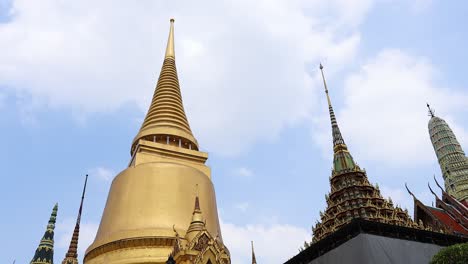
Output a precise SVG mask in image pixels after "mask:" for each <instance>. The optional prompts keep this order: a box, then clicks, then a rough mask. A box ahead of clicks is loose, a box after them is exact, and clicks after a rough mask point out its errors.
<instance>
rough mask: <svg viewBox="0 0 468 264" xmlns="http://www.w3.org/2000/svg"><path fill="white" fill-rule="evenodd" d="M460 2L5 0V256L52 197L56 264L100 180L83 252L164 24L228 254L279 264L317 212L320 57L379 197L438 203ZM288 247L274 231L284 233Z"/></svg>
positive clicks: (20, 246) (137, 113)
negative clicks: (434, 121)
mask: <svg viewBox="0 0 468 264" xmlns="http://www.w3.org/2000/svg"><path fill="white" fill-rule="evenodd" d="M466 5H467V4H466V3H464V2H461V1H456V2H455V1H449V2H447V1H438V0H432V1H431V0H417V1H409V0H408V1H406V0H346V1H345V0H333V1H318V0H317V1H301V0H297V1H283V0H271V1H257V2H255V3H251V1H247V0H246V1H197V3H196V4H195V3H192V2H191V1H171V3H163V2H158V1H139V2H138V3H130V2H121V3H119V4H118V5H117V4H115V2H114V1H107V0H105V1H100V2H99V3H95V2H92V1H87V0H86V1H79V2H76V1H75V2H73V3H72V2H69V3H65V2H62V1H57V0H44V1H41V3H38V2H37V1H25V0H17V1H9V0H0V111H1V115H0V129H1V130H2V131H3V134H2V135H3V136H2V137H0V144H1V145H3V146H5V147H4V151H3V152H0V158H1V160H2V161H3V166H2V167H3V173H2V174H3V176H2V180H3V184H2V185H1V186H2V187H1V188H2V192H1V194H2V199H0V209H1V211H2V212H4V213H3V214H2V216H3V217H2V218H1V220H0V224H1V226H3V227H5V228H4V229H5V232H4V235H5V237H6V238H7V239H3V240H1V241H0V248H2V251H1V252H0V262H1V263H12V262H13V260H14V259H16V261H17V263H27V262H28V261H30V258H31V257H32V256H33V254H34V250H35V248H36V247H37V244H38V242H39V240H40V238H41V236H42V234H43V232H44V230H45V227H46V223H47V220H48V217H49V215H50V212H51V209H52V207H53V205H54V203H55V202H58V203H59V212H58V224H57V228H56V251H55V254H56V256H55V260H56V261H61V260H62V258H63V256H64V254H65V250H66V248H67V247H68V241H69V239H70V237H71V232H72V229H73V225H74V220H75V217H76V212H77V210H78V206H79V198H80V194H81V188H82V184H83V181H84V175H85V174H86V173H88V174H89V175H90V179H89V185H88V191H87V197H86V201H85V207H84V215H83V218H82V236H81V242H80V245H79V247H80V253H81V255H80V257H82V256H83V254H82V252H83V251H84V250H85V249H86V247H87V246H88V245H89V244H90V243H91V242H92V240H93V239H94V232H95V231H96V228H97V226H98V225H99V221H100V217H101V214H102V210H103V207H104V204H105V200H106V197H107V192H108V190H109V186H110V183H111V180H112V178H113V177H114V176H115V175H116V174H117V173H118V172H120V171H121V170H123V169H124V168H125V167H126V165H127V164H128V161H129V158H130V157H129V148H130V144H131V140H132V139H133V137H134V136H135V135H136V133H137V131H138V129H139V127H140V124H141V121H142V119H143V117H144V114H145V111H146V109H147V107H148V104H149V102H150V100H151V96H152V94H153V89H154V85H155V83H156V80H157V76H158V74H159V70H160V67H161V64H162V59H163V54H164V48H165V45H166V40H167V33H168V26H169V22H168V21H169V18H171V17H175V18H176V23H175V34H176V35H175V36H176V61H177V66H178V73H179V79H180V82H181V89H182V94H183V99H184V105H185V110H186V112H187V115H188V118H189V122H190V125H191V127H192V130H193V132H194V134H195V136H196V137H197V139H198V141H199V142H200V145H201V148H202V150H203V151H207V152H208V153H209V155H210V156H209V160H208V164H209V166H211V168H212V173H213V181H214V184H215V189H216V194H217V204H218V210H219V213H220V217H221V222H222V232H223V237H224V240H225V242H226V244H227V246H228V247H229V248H230V251H231V254H232V259H233V263H239V264H242V263H249V262H248V261H249V254H250V244H249V243H250V240H254V241H255V248H256V253H257V259H258V260H259V262H263V263H283V261H284V260H285V259H287V258H288V257H291V256H293V255H294V254H296V253H297V248H298V247H299V246H300V245H301V244H302V242H303V241H304V239H309V240H310V239H311V226H312V225H313V224H314V223H315V221H316V220H317V219H318V215H319V210H324V209H325V198H324V196H325V194H326V193H328V192H329V189H330V188H329V184H328V177H329V176H330V169H331V158H332V147H331V132H330V125H329V124H330V122H329V117H328V113H327V107H326V100H325V97H324V94H323V87H322V84H321V80H320V78H319V75H318V73H319V71H318V64H319V62H320V61H321V62H323V63H324V65H325V74H326V76H327V81H328V84H329V89H330V94H331V96H332V101H333V104H334V107H335V111H336V113H337V118H338V122H339V124H340V127H341V129H342V132H343V134H344V138H345V141H346V142H347V144H348V146H349V148H350V151H351V153H352V154H353V156H354V158H355V160H356V161H357V162H358V163H359V164H360V166H361V167H364V168H366V170H367V173H368V177H369V179H370V181H371V182H373V183H378V184H379V186H380V189H381V190H382V192H383V194H384V195H385V196H386V197H388V196H391V197H392V199H393V201H394V202H396V203H398V204H401V205H403V206H405V207H407V208H408V209H409V211H410V214H412V201H411V199H410V197H409V195H407V194H406V191H405V190H404V183H405V182H407V183H408V185H409V186H410V187H411V189H412V190H413V192H414V193H415V194H416V195H417V196H418V197H420V198H421V199H422V200H424V201H425V202H426V203H429V204H430V203H431V201H432V197H431V196H430V195H429V191H428V189H427V186H426V185H427V182H428V181H431V179H432V175H433V174H436V176H437V177H438V178H439V179H440V178H441V176H440V170H439V168H438V164H437V160H436V157H435V154H434V153H433V150H432V146H431V144H430V140H429V137H428V133H427V121H428V116H427V109H426V108H425V103H426V102H430V103H432V105H433V107H434V108H435V110H436V114H437V115H439V116H441V117H442V118H444V119H446V120H447V122H448V123H449V125H450V126H451V127H452V128H453V129H454V130H455V133H456V135H457V137H458V139H459V141H460V142H461V143H462V146H463V148H464V149H465V150H468V125H467V121H468V118H467V115H466V114H467V112H468V88H467V85H466V83H467V77H466V74H465V69H466V67H465V64H466V61H468V52H467V51H466V49H465V47H466V46H468V37H467V35H466V29H465V28H464V25H465V24H466V23H467V21H466V14H465V13H466V12H465V10H467V8H468V7H467V6H466ZM278 241H282V242H281V243H278Z"/></svg>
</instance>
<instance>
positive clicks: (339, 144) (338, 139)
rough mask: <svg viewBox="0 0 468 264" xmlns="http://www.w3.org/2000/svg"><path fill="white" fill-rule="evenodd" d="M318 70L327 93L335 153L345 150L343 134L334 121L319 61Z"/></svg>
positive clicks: (333, 113)
mask: <svg viewBox="0 0 468 264" xmlns="http://www.w3.org/2000/svg"><path fill="white" fill-rule="evenodd" d="M320 72H321V73H322V79H323V86H324V87H325V94H326V95H327V101H328V111H329V112H330V120H331V125H332V135H333V151H334V152H335V153H337V152H339V151H340V150H347V149H348V147H347V146H346V144H345V142H344V139H343V136H342V135H341V131H340V128H339V127H338V122H336V117H335V112H334V111H333V106H332V104H331V100H330V96H329V95H328V87H327V82H326V81H325V75H324V74H323V66H322V64H321V63H320Z"/></svg>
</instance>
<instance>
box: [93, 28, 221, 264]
mask: <svg viewBox="0 0 468 264" xmlns="http://www.w3.org/2000/svg"><path fill="white" fill-rule="evenodd" d="M198 149H199V146H198V142H197V140H196V139H195V137H194V136H193V134H192V131H191V129H190V126H189V123H188V121H187V117H186V115H185V112H184V107H183V104H182V96H181V92H180V88H179V80H178V77H177V71H176V65H175V52H174V20H173V19H171V24H170V32H169V39H168V43H167V49H166V55H165V58H164V63H163V66H162V69H161V73H160V75H159V80H158V82H157V85H156V90H155V93H154V95H153V100H152V102H151V105H150V107H149V110H148V113H147V115H146V118H145V120H144V121H143V124H142V126H141V128H140V131H139V132H138V134H137V136H136V137H135V139H134V140H133V143H132V146H131V160H130V164H129V166H128V168H126V169H125V170H124V171H122V172H121V173H120V174H118V175H117V176H116V177H115V178H114V180H113V182H112V185H111V188H110V191H109V195H108V198H107V203H106V207H105V209H104V213H103V215H102V219H101V223H100V225H99V229H98V231H97V234H96V238H95V240H94V242H93V243H92V244H91V246H89V248H88V249H87V251H86V254H85V259H84V262H85V263H86V264H104V263H105V264H112V263H119V264H127V263H165V262H166V260H167V259H168V256H169V255H170V254H171V253H172V252H173V250H174V246H175V245H176V242H177V239H178V237H179V234H180V236H185V235H186V234H187V233H188V232H187V230H188V229H189V226H190V220H191V219H192V216H193V215H192V213H193V201H194V199H195V196H196V195H195V186H198V193H199V194H198V196H199V197H200V204H199V207H201V208H203V211H204V214H203V216H204V219H203V229H204V230H206V233H208V234H210V237H215V238H216V240H217V242H216V243H217V244H218V245H221V246H222V248H223V249H224V250H225V252H226V253H225V254H226V255H227V259H229V257H228V256H229V253H228V251H227V249H226V248H225V247H224V244H223V240H222V236H221V230H220V226H219V219H218V212H217V207H216V196H215V191H214V187H213V183H212V182H211V173H210V168H209V167H207V166H206V165H205V162H206V160H207V158H208V154H207V153H205V152H200V151H199V150H198ZM225 259H226V258H224V260H225ZM224 260H221V259H219V260H212V264H215V263H230V262H226V261H224ZM193 263H196V262H193ZM203 264H205V263H203Z"/></svg>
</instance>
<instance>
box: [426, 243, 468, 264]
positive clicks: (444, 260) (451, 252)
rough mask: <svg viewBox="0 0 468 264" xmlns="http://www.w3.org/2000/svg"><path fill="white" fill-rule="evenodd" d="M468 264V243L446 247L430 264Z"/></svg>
mask: <svg viewBox="0 0 468 264" xmlns="http://www.w3.org/2000/svg"><path fill="white" fill-rule="evenodd" d="M466 263H468V243H464V244H455V245H452V246H450V247H446V248H444V249H442V250H440V251H439V253H437V254H435V255H434V257H432V260H431V262H430V264H466Z"/></svg>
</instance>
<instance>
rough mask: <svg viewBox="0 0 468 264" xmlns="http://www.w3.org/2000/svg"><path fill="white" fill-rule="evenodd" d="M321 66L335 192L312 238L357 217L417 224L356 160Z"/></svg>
mask: <svg viewBox="0 0 468 264" xmlns="http://www.w3.org/2000/svg"><path fill="white" fill-rule="evenodd" d="M320 70H321V73H322V78H323V84H324V86H325V94H326V96H327V101H328V110H329V112H330V119H331V125H332V135H333V153H334V158H333V169H332V175H331V177H330V185H331V192H330V194H328V195H325V199H326V201H327V208H326V210H325V212H320V222H317V223H316V225H315V227H313V228H312V231H313V233H314V234H313V235H314V237H313V239H312V242H313V243H315V242H317V241H319V240H321V239H323V238H325V237H326V236H328V235H330V234H331V233H333V232H335V231H336V230H338V229H339V228H340V227H342V226H344V225H346V224H348V223H350V222H351V220H353V219H354V218H361V219H365V220H370V221H375V222H380V223H388V224H394V225H399V226H406V227H416V228H417V227H418V225H417V224H415V223H414V222H413V221H412V220H411V218H410V217H409V215H408V211H407V210H406V209H405V210H403V209H401V208H400V207H398V206H394V205H393V202H392V200H391V199H388V200H387V199H384V198H383V197H382V195H381V194H380V190H379V186H378V185H377V184H376V185H375V186H373V185H372V184H370V183H369V180H368V179H367V175H366V171H365V170H363V169H361V168H360V167H359V165H357V164H356V162H354V159H353V157H352V156H351V153H350V152H349V150H348V147H347V146H346V144H345V142H344V139H343V136H342V135H341V132H340V128H339V127H338V123H337V121H336V117H335V113H334V111H333V107H332V104H331V100H330V96H329V95H328V88H327V83H326V81H325V76H324V74H323V66H322V65H321V64H320Z"/></svg>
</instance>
